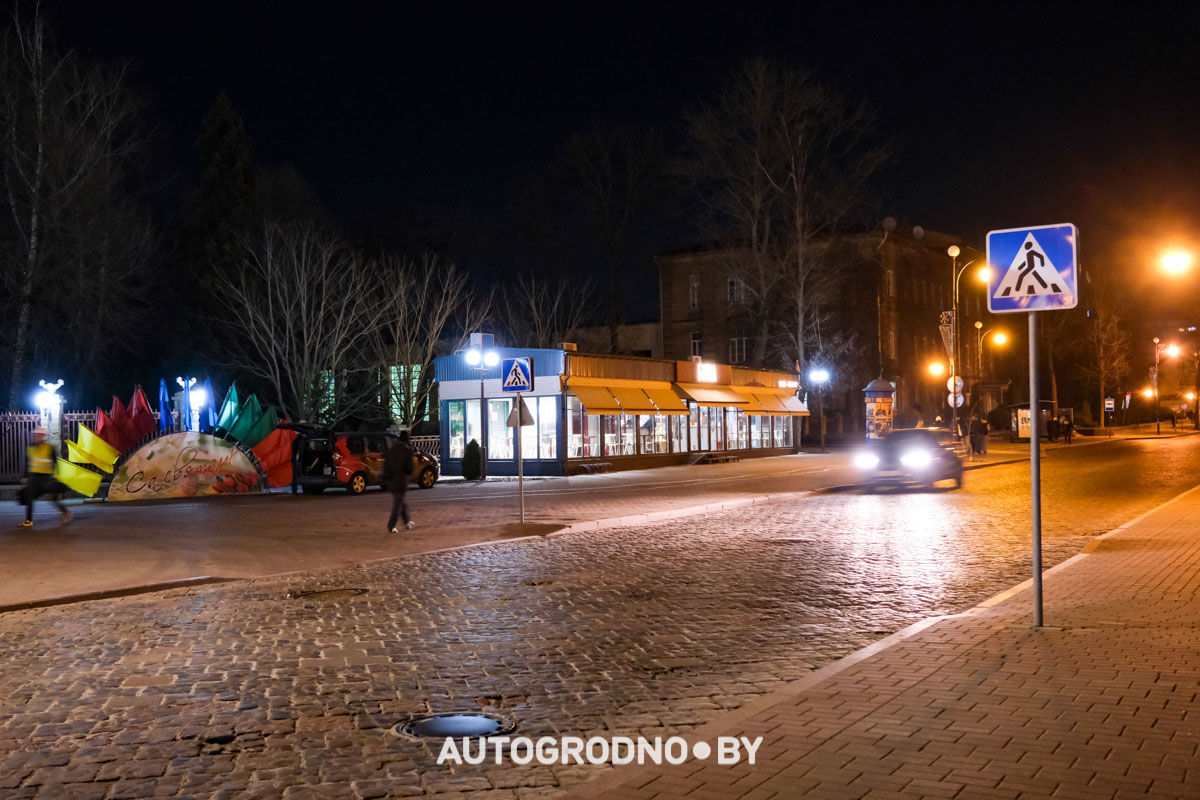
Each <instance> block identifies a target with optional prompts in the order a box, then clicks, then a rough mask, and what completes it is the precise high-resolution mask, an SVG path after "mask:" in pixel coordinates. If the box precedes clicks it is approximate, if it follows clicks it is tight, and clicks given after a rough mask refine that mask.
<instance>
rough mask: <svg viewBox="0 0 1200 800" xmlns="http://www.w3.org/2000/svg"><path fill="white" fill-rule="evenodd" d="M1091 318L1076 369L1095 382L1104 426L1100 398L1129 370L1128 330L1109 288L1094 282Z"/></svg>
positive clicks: (1087, 324) (1119, 306)
mask: <svg viewBox="0 0 1200 800" xmlns="http://www.w3.org/2000/svg"><path fill="white" fill-rule="evenodd" d="M1091 311H1092V313H1091V318H1090V319H1089V320H1088V321H1087V323H1086V327H1085V328H1084V333H1083V349H1084V353H1083V355H1084V357H1083V359H1082V360H1081V362H1080V364H1079V372H1080V374H1081V375H1082V376H1083V377H1084V378H1085V379H1088V380H1090V381H1092V382H1094V383H1095V384H1098V391H1099V393H1100V394H1099V396H1100V427H1102V428H1103V427H1104V425H1105V420H1104V398H1105V397H1106V396H1107V393H1108V391H1109V390H1111V389H1113V388H1114V387H1115V386H1117V383H1118V381H1120V380H1121V379H1122V378H1124V377H1125V376H1126V375H1128V374H1129V334H1128V333H1127V332H1126V331H1125V330H1124V328H1123V327H1122V325H1123V323H1124V321H1125V313H1124V310H1123V309H1122V308H1121V305H1120V303H1119V302H1118V301H1117V300H1116V299H1115V297H1114V295H1113V293H1112V291H1111V289H1108V288H1107V287H1105V286H1104V285H1103V284H1098V283H1097V284H1094V285H1093V293H1092V308H1091Z"/></svg>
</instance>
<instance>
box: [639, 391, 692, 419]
mask: <svg viewBox="0 0 1200 800" xmlns="http://www.w3.org/2000/svg"><path fill="white" fill-rule="evenodd" d="M645 392H646V394H648V395H649V396H650V399H651V400H653V401H654V405H656V406H658V413H660V414H674V415H677V416H679V415H683V416H686V415H687V413H688V407H687V406H686V405H684V403H683V401H682V400H680V399H679V395H677V394H675V392H673V391H671V388H670V386H667V387H665V388H659V387H657V386H647V387H645Z"/></svg>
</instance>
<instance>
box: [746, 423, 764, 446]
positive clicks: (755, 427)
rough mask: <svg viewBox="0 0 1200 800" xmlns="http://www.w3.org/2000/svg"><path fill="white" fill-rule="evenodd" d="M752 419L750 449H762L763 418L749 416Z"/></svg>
mask: <svg viewBox="0 0 1200 800" xmlns="http://www.w3.org/2000/svg"><path fill="white" fill-rule="evenodd" d="M747 416H748V417H749V418H750V449H752V450H753V449H755V448H758V447H762V439H761V438H760V437H761V436H762V417H760V416H759V415H757V414H748V415H747Z"/></svg>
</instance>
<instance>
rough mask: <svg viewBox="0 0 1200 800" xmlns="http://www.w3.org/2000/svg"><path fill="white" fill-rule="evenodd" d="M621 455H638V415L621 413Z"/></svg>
mask: <svg viewBox="0 0 1200 800" xmlns="http://www.w3.org/2000/svg"><path fill="white" fill-rule="evenodd" d="M621 455H623V456H634V455H637V415H636V414H622V415H621Z"/></svg>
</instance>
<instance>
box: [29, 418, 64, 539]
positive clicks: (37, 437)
mask: <svg viewBox="0 0 1200 800" xmlns="http://www.w3.org/2000/svg"><path fill="white" fill-rule="evenodd" d="M48 435H49V433H48V431H47V430H46V429H45V428H35V429H34V431H33V443H32V444H30V445H29V447H26V448H25V475H24V477H22V478H21V484H22V488H21V492H22V494H23V497H24V500H25V520H24V521H23V522H22V523H21V527H22V528H29V527H32V526H33V504H34V501H36V500H37V499H38V498H39V497H41V496H42V495H44V494H49V495H50V497H51V499H52V500H53V501H54V505H55V507H56V508H58V510H59V512H60V513H61V514H62V524H63V525H66V524H67V523H68V522H70V521H71V518H72V516H73V515H72V514H71V512H70V511H68V510H67V507H66V506H64V505H63V504H62V499H61V495H62V484H60V483H59V482H58V481H56V480H54V445H52V444H50V442H48V441H46V437H47V436H48Z"/></svg>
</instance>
